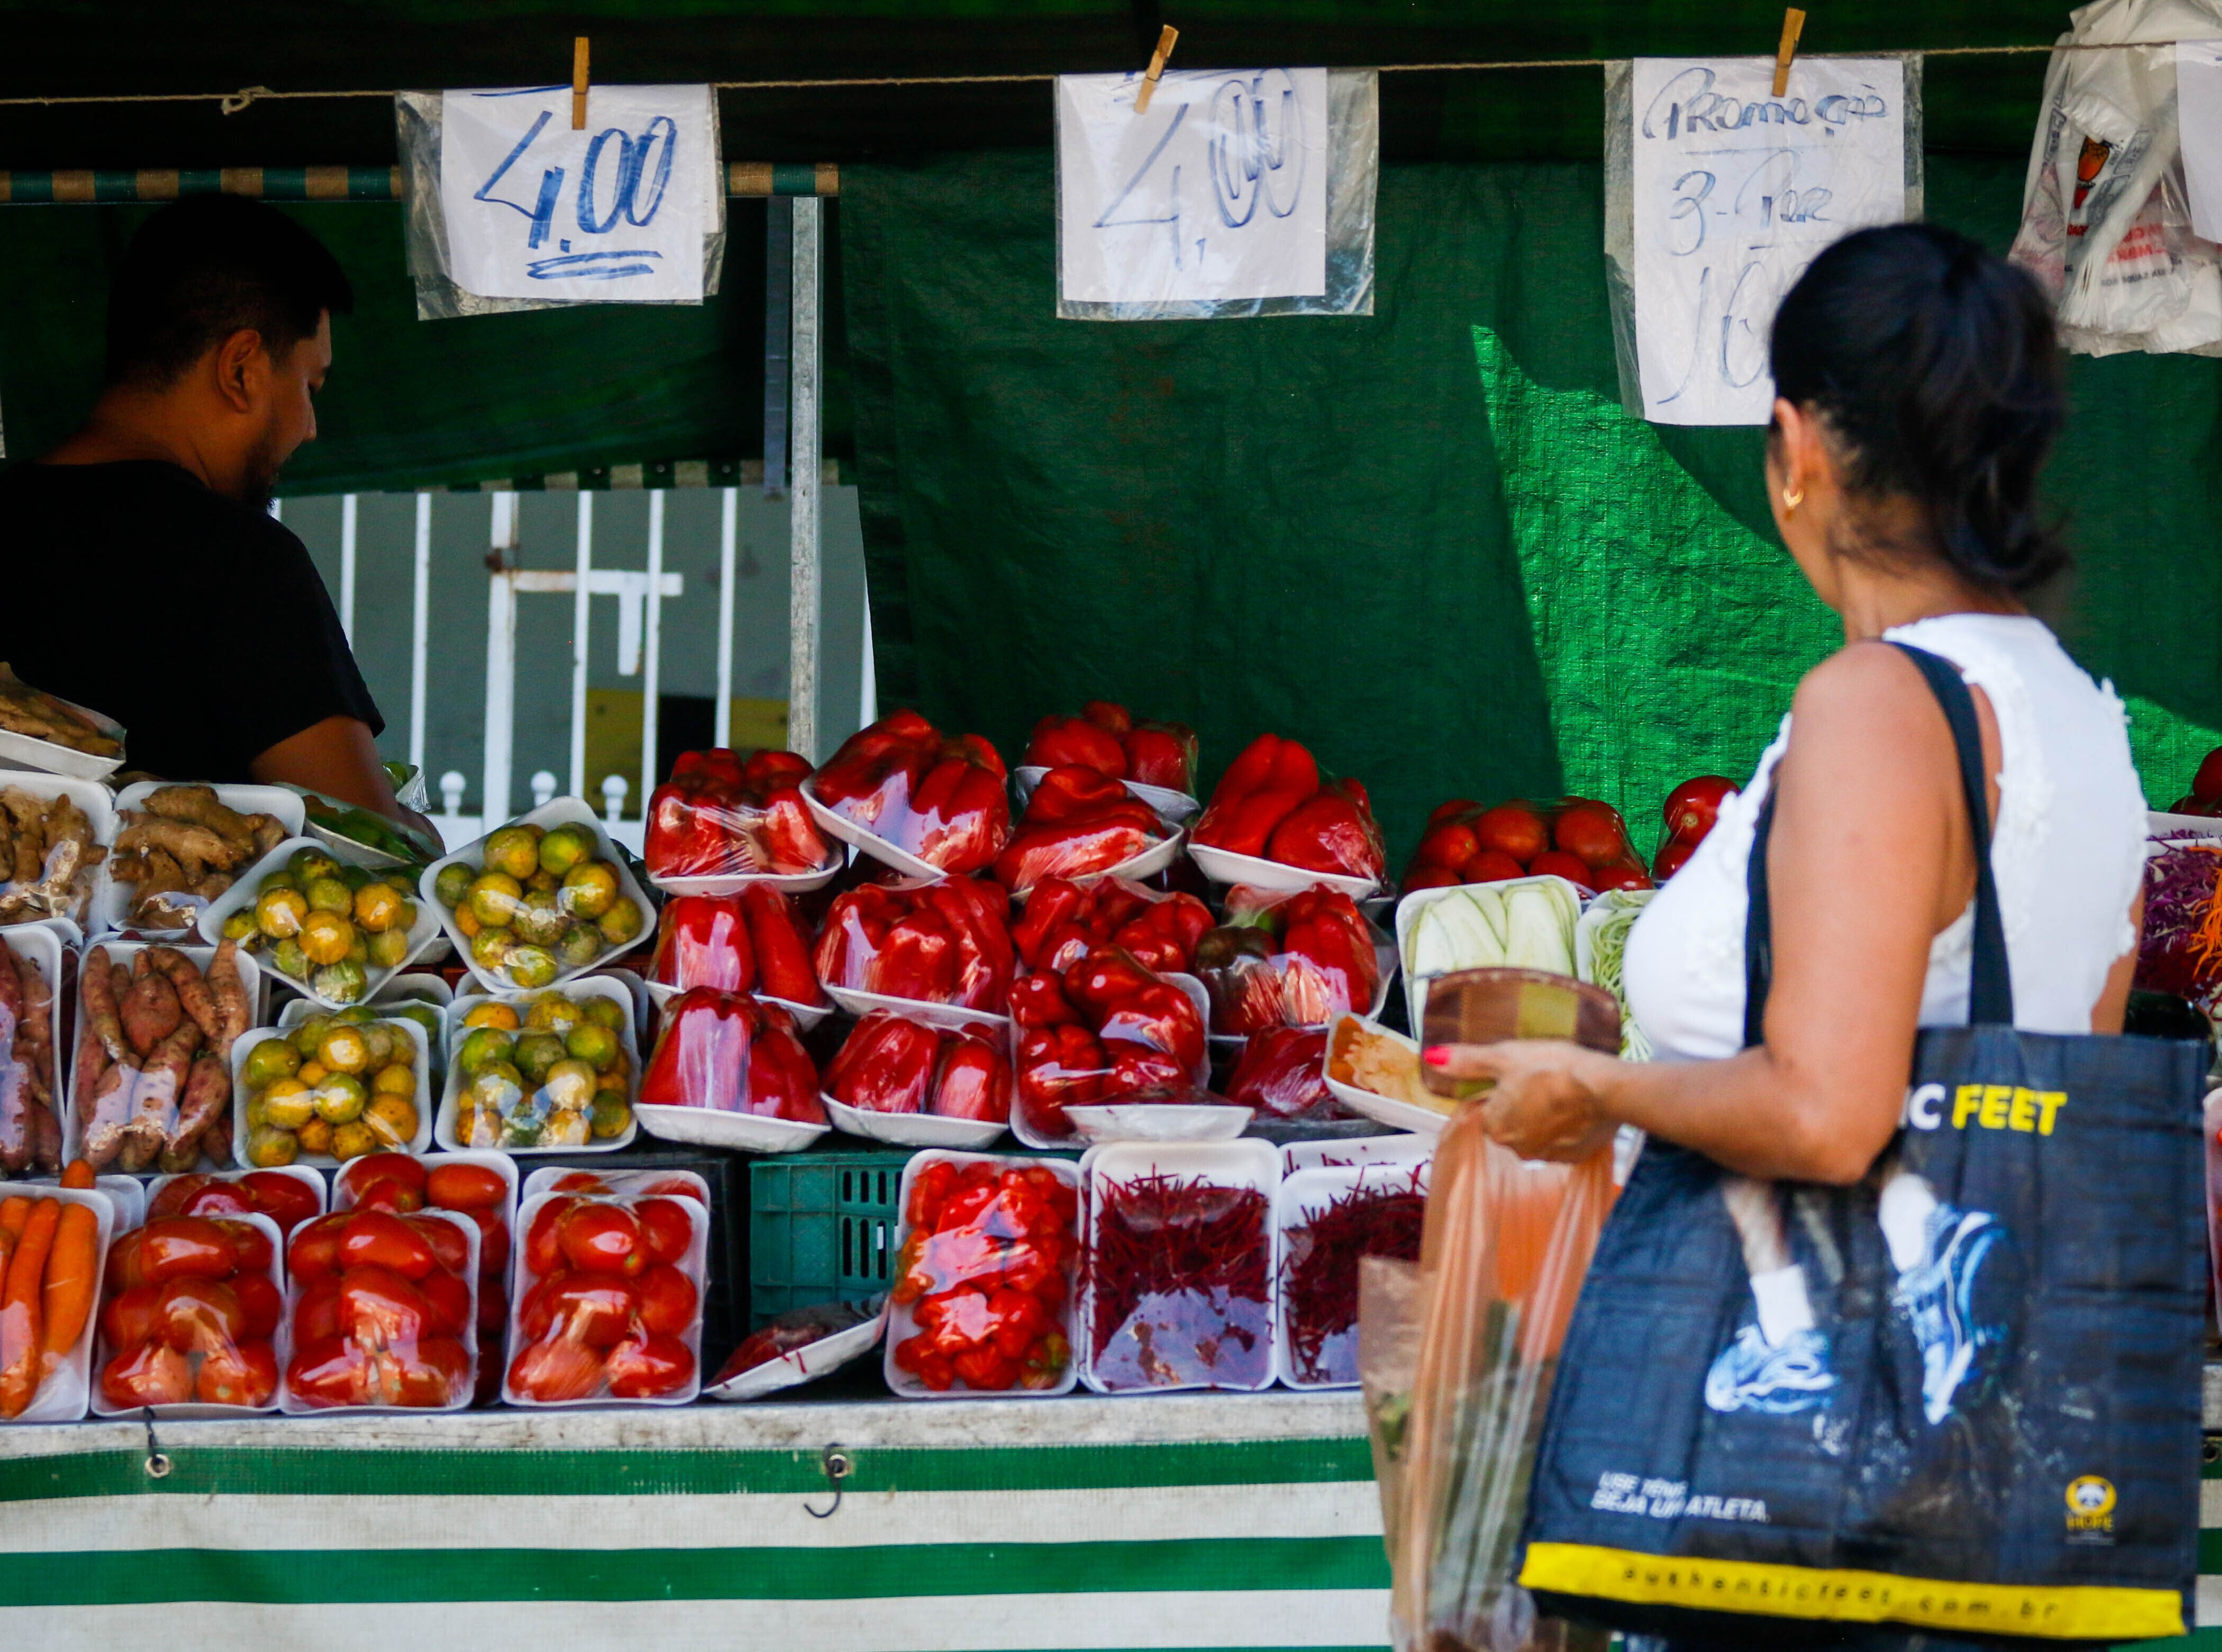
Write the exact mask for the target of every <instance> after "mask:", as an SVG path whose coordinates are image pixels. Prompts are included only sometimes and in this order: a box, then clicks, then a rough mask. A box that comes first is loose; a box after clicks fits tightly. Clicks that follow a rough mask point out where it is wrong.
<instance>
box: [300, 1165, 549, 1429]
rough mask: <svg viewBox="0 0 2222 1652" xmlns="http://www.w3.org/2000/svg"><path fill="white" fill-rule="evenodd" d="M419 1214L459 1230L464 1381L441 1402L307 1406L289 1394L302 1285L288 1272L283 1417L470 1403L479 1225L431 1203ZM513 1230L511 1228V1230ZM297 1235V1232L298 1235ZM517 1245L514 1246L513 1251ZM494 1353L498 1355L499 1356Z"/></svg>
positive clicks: (436, 1410)
mask: <svg viewBox="0 0 2222 1652" xmlns="http://www.w3.org/2000/svg"><path fill="white" fill-rule="evenodd" d="M411 1215H417V1216H431V1217H434V1218H436V1219H437V1220H439V1221H442V1222H451V1223H453V1224H454V1225H455V1228H457V1229H458V1230H459V1231H460V1232H461V1234H462V1235H463V1286H464V1288H465V1289H466V1290H468V1291H469V1292H470V1299H471V1310H470V1316H469V1317H468V1319H466V1320H465V1321H464V1322H463V1329H462V1335H461V1337H460V1338H459V1339H458V1340H459V1341H461V1343H462V1345H463V1352H465V1353H466V1354H469V1355H470V1356H471V1368H470V1371H469V1372H468V1375H467V1376H466V1377H465V1379H464V1380H462V1381H461V1382H459V1383H457V1384H456V1385H455V1398H452V1399H450V1400H449V1402H448V1403H447V1404H445V1405H441V1406H430V1405H306V1404H302V1403H301V1402H300V1401H298V1400H297V1399H295V1398H293V1388H292V1383H291V1382H289V1381H288V1380H287V1378H288V1376H289V1374H290V1373H291V1372H292V1365H293V1316H294V1314H295V1311H296V1310H298V1307H299V1306H300V1300H301V1290H302V1286H301V1284H300V1282H299V1281H298V1279H294V1278H292V1277H291V1275H292V1268H291V1266H288V1267H287V1269H286V1274H287V1276H288V1278H287V1280H286V1285H287V1289H286V1317H285V1318H284V1319H283V1320H282V1321H280V1322H279V1330H278V1337H279V1341H278V1409H279V1410H281V1411H283V1412H284V1413H285V1414H286V1416H437V1415H439V1414H440V1413H442V1412H444V1411H460V1410H465V1409H466V1408H467V1407H468V1406H469V1404H471V1401H472V1398H473V1397H474V1394H475V1393H476V1391H477V1388H478V1374H479V1225H478V1223H476V1222H473V1221H472V1220H471V1219H470V1218H469V1217H468V1216H467V1215H464V1214H463V1213H462V1212H461V1211H460V1210H435V1209H430V1207H429V1206H428V1207H427V1208H426V1209H422V1210H417V1211H413V1212H411ZM512 1231H514V1230H513V1229H512ZM297 1236H298V1235H297ZM520 1248H521V1247H518V1246H516V1245H512V1246H511V1247H510V1249H511V1251H512V1253H515V1252H516V1251H518V1249H520ZM497 1357H498V1356H497Z"/></svg>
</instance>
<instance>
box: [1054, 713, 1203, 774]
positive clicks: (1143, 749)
mask: <svg viewBox="0 0 2222 1652" xmlns="http://www.w3.org/2000/svg"><path fill="white" fill-rule="evenodd" d="M1024 762H1025V763H1026V766H1027V767H1029V768H1039V769H1059V768H1063V767H1065V766H1066V765H1068V764H1077V765H1078V766H1080V767H1082V768H1085V769H1094V770H1095V772H1096V773H1097V774H1099V775H1103V776H1107V777H1108V778H1110V779H1112V780H1130V781H1133V782H1134V783H1135V784H1137V785H1139V786H1158V787H1162V788H1164V789H1165V790H1167V791H1169V792H1186V793H1188V794H1189V795H1194V794H1195V792H1196V731H1195V730H1194V729H1192V728H1189V726H1188V725H1185V724H1183V723H1152V722H1148V721H1143V722H1139V723H1138V722H1136V721H1135V720H1134V718H1133V713H1130V712H1129V711H1127V708H1126V707H1124V706H1121V705H1119V704H1117V703H1115V702H1114V701H1111V700H1089V702H1088V703H1087V704H1086V705H1085V706H1083V707H1081V708H1080V715H1079V716H1077V717H1059V716H1057V715H1055V714H1051V715H1050V716H1048V717H1045V718H1043V719H1041V721H1040V722H1039V723H1037V724H1035V725H1034V732H1033V738H1032V739H1030V740H1029V741H1027V743H1026V757H1025V759H1024Z"/></svg>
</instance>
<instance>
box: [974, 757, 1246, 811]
mask: <svg viewBox="0 0 2222 1652" xmlns="http://www.w3.org/2000/svg"><path fill="white" fill-rule="evenodd" d="M1047 773H1049V770H1048V769H1045V768H1044V767H1043V766H1042V765H1041V764H1039V763H1025V764H1022V765H1021V766H1020V767H1019V768H1016V769H1012V770H1011V788H1012V790H1013V791H1014V792H1015V793H1016V794H1017V795H1018V800H1019V807H1020V809H1024V808H1025V807H1026V804H1027V802H1028V801H1030V800H1031V799H1032V798H1033V795H1034V788H1036V787H1038V786H1039V785H1040V784H1041V783H1042V776H1044V775H1046V774H1047ZM1119 783H1120V785H1121V786H1124V787H1125V788H1127V794H1128V795H1130V796H1133V797H1139V798H1140V799H1141V800H1142V801H1144V802H1145V803H1147V804H1148V805H1149V806H1150V807H1152V808H1153V809H1155V810H1156V811H1157V812H1158V818H1159V819H1160V820H1167V821H1170V822H1171V824H1172V825H1174V826H1185V825H1186V824H1187V823H1188V821H1189V818H1190V817H1191V816H1192V815H1194V814H1195V813H1196V811H1197V810H1198V809H1200V808H1202V807H1203V805H1202V802H1201V801H1198V800H1197V799H1196V797H1195V796H1194V795H1191V794H1189V793H1188V792H1177V791H1175V790H1173V788H1171V787H1170V786H1146V785H1144V784H1143V783H1142V782H1140V781H1139V780H1122V781H1120V782H1119Z"/></svg>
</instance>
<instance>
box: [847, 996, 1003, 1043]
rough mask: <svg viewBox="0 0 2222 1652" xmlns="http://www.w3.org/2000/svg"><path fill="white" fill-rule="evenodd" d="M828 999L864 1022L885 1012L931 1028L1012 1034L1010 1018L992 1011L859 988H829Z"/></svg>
mask: <svg viewBox="0 0 2222 1652" xmlns="http://www.w3.org/2000/svg"><path fill="white" fill-rule="evenodd" d="M825 996H827V997H829V998H831V999H832V1001H833V1002H834V1003H835V1004H836V1005H837V1006H838V1007H839V1008H841V1009H843V1010H844V1011H845V1012H847V1013H848V1014H851V1015H854V1016H856V1017H857V1019H858V1020H860V1021H861V1020H863V1018H864V1017H865V1016H867V1015H869V1014H871V1013H872V1012H873V1011H874V1010H876V1009H885V1010H892V1011H893V1012H894V1014H898V1015H901V1016H902V1017H903V1018H904V1019H905V1020H907V1021H922V1022H924V1023H925V1024H926V1026H928V1027H944V1028H948V1029H951V1030H961V1029H963V1027H968V1026H977V1025H980V1024H982V1023H983V1022H984V1023H986V1024H988V1025H989V1026H992V1027H1000V1028H1001V1030H1002V1031H1004V1032H1005V1033H1008V1032H1009V1031H1010V1030H1011V1018H1010V1017H1009V1016H1008V1015H999V1014H996V1013H995V1011H993V1010H989V1009H967V1008H964V1006H963V1005H962V1004H935V1003H928V1002H926V1000H925V999H923V998H891V997H889V996H888V995H887V994H885V993H883V992H864V991H862V990H860V989H857V988H855V987H828V988H826V989H825Z"/></svg>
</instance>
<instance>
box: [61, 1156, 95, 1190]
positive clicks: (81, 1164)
mask: <svg viewBox="0 0 2222 1652" xmlns="http://www.w3.org/2000/svg"><path fill="white" fill-rule="evenodd" d="M62 1185H63V1186H64V1187H74V1188H79V1189H89V1188H91V1186H92V1161H91V1159H71V1160H70V1161H69V1167H68V1168H67V1169H66V1170H65V1171H62Z"/></svg>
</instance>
